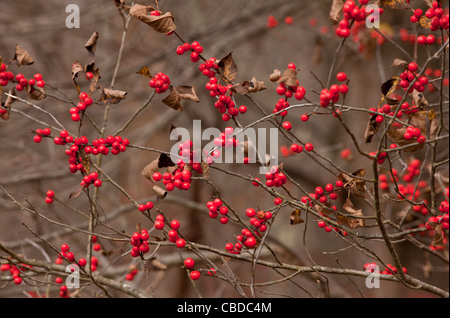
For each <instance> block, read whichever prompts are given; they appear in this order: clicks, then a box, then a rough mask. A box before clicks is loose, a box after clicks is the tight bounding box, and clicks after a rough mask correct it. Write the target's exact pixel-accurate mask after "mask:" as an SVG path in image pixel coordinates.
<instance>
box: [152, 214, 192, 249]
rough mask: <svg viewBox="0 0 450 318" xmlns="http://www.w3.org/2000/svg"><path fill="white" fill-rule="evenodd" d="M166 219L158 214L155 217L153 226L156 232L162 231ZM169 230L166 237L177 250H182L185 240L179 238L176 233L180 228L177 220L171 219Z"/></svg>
mask: <svg viewBox="0 0 450 318" xmlns="http://www.w3.org/2000/svg"><path fill="white" fill-rule="evenodd" d="M165 222H166V219H165V217H164V215H162V214H158V215H157V216H156V219H155V222H154V224H153V226H154V227H155V229H157V230H163V229H164V227H165ZM169 225H170V230H168V231H167V237H168V239H169V241H170V242H172V243H175V245H176V246H177V247H178V248H183V247H185V246H186V240H185V239H183V238H181V237H180V236H179V233H178V229H179V228H180V221H178V220H177V219H173V220H172V221H170V224H169Z"/></svg>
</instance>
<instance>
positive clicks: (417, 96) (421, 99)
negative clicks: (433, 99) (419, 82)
mask: <svg viewBox="0 0 450 318" xmlns="http://www.w3.org/2000/svg"><path fill="white" fill-rule="evenodd" d="M412 97H413V100H414V104H415V105H416V106H417V107H418V108H419V109H423V108H424V107H427V106H430V104H429V103H428V101H427V99H426V98H425V96H423V94H422V93H420V92H418V91H416V90H413V92H412Z"/></svg>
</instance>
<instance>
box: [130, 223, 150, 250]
mask: <svg viewBox="0 0 450 318" xmlns="http://www.w3.org/2000/svg"><path fill="white" fill-rule="evenodd" d="M149 238H150V236H149V234H148V231H147V230H146V229H142V230H141V232H140V233H139V232H134V233H133V235H132V236H131V239H130V243H131V245H132V246H133V247H132V248H131V252H130V255H131V256H132V257H139V256H142V255H144V254H146V253H148V252H149V251H150V246H149V245H148V239H149Z"/></svg>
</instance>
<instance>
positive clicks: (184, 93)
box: [175, 86, 200, 103]
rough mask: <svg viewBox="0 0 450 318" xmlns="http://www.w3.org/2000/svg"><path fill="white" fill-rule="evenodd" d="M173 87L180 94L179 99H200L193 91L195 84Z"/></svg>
mask: <svg viewBox="0 0 450 318" xmlns="http://www.w3.org/2000/svg"><path fill="white" fill-rule="evenodd" d="M175 89H176V90H177V91H178V93H179V94H180V97H181V99H188V100H192V101H194V102H196V103H198V102H199V101H200V99H199V98H198V96H197V92H196V91H195V86H177V87H176V88H175Z"/></svg>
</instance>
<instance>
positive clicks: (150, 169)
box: [141, 158, 159, 183]
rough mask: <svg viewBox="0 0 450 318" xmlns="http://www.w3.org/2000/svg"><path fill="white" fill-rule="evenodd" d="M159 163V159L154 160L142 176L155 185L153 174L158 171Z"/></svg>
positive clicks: (146, 167)
mask: <svg viewBox="0 0 450 318" xmlns="http://www.w3.org/2000/svg"><path fill="white" fill-rule="evenodd" d="M158 162H159V158H157V159H155V160H153V161H152V162H150V163H149V164H148V165H147V166H145V168H144V169H142V172H141V174H142V175H143V176H144V177H145V178H147V179H148V180H150V181H151V182H153V183H155V180H153V174H154V173H155V172H156V171H158V169H159V168H158Z"/></svg>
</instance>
